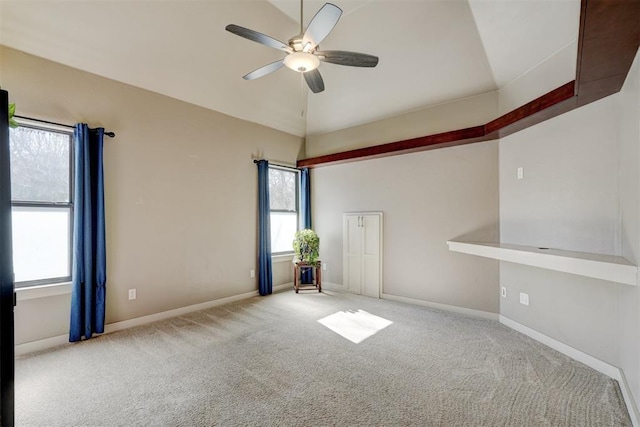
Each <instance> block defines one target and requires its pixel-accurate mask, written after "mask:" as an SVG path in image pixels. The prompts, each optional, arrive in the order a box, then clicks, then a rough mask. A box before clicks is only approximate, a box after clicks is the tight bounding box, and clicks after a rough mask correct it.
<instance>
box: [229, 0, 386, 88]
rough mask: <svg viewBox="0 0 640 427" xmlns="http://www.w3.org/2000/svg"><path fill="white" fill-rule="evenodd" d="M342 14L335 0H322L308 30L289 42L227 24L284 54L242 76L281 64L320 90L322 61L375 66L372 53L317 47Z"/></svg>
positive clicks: (256, 75)
mask: <svg viewBox="0 0 640 427" xmlns="http://www.w3.org/2000/svg"><path fill="white" fill-rule="evenodd" d="M341 15H342V9H340V8H339V7H338V6H336V5H334V4H331V3H325V5H324V6H322V7H321V8H320V10H319V11H318V13H316V15H315V16H314V17H313V19H312V20H311V22H309V26H308V27H307V30H306V31H305V32H304V33H301V34H300V35H297V36H295V37H293V38H291V39H290V40H289V44H285V43H283V42H281V41H279V40H276V39H274V38H273V37H269V36H267V35H265V34H262V33H259V32H257V31H254V30H250V29H248V28H244V27H241V26H239V25H235V24H230V25H227V26H226V30H227V31H229V32H230V33H233V34H235V35H237V36H240V37H243V38H245V39H248V40H251V41H254V42H256V43H260V44H263V45H265V46H269V47H272V48H274V49H278V50H280V51H284V52H285V53H286V54H287V56H285V57H284V58H283V59H282V60H279V61H276V62H273V63H271V64H267V65H265V66H263V67H260V68H258V69H257V70H254V71H252V72H250V73H249V74H246V75H245V76H243V78H244V79H245V80H253V79H257V78H259V77H263V76H266V75H267V74H270V73H272V72H274V71H276V70H279V69H280V68H282V66H283V65H284V66H286V67H287V68H289V69H291V70H293V71H296V72H298V73H302V74H303V75H304V78H305V81H306V82H307V85H308V86H309V89H311V91H312V92H313V93H319V92H322V91H323V90H324V82H323V80H322V76H321V75H320V72H318V70H317V68H318V67H319V66H320V62H321V61H322V62H328V63H331V64H337V65H346V66H350V67H375V66H376V65H378V57H377V56H373V55H367V54H364V53H357V52H349V51H343V50H327V51H317V50H316V49H317V47H318V45H319V44H320V42H322V40H324V39H325V37H327V36H328V35H329V33H330V32H331V30H333V27H335V26H336V24H337V23H338V20H339V19H340V16H341ZM300 27H302V1H300Z"/></svg>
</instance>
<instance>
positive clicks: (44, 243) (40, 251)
mask: <svg viewBox="0 0 640 427" xmlns="http://www.w3.org/2000/svg"><path fill="white" fill-rule="evenodd" d="M72 137H73V134H72V133H71V132H65V131H59V130H52V129H45V128H39V127H32V126H29V125H21V126H20V127H18V128H15V129H11V130H10V134H9V146H10V150H11V206H12V209H11V210H12V223H13V269H14V272H15V282H16V287H26V286H33V285H41V284H46V283H59V282H67V281H70V280H71V233H72V229H73V227H72V221H73V205H72V201H73V200H72V194H73V191H72V186H73V180H72V179H71V171H72V167H71V159H72V155H73V153H72V151H73V149H72Z"/></svg>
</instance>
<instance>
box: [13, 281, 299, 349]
mask: <svg viewBox="0 0 640 427" xmlns="http://www.w3.org/2000/svg"><path fill="white" fill-rule="evenodd" d="M287 289H293V282H291V283H285V284H284V285H278V286H274V287H273V292H279V291H283V290H287ZM258 295H259V293H258V291H252V292H246V293H244V294H239V295H233V296H230V297H225V298H220V299H216V300H213V301H207V302H203V303H200V304H194V305H189V306H187V307H180V308H176V309H173V310H167V311H163V312H160V313H154V314H150V315H148V316H142V317H136V318H134V319H129V320H123V321H121V322H115V323H110V324H107V325H105V327H104V333H105V334H109V333H111V332H116V331H121V330H123V329H128V328H133V327H135V326H141V325H146V324H147V323H152V322H157V321H159V320H165V319H170V318H172V317H177V316H182V315H184V314H187V313H192V312H194V311H200V310H206V309H208V308H211V307H217V306H220V305H224V304H228V303H230V302H234V301H240V300H243V299H247V298H252V297H255V296H258ZM63 344H69V335H68V334H64V335H58V336H55V337H50V338H44V339H41V340H37V341H31V342H28V343H24V344H18V345H16V346H15V355H16V356H22V355H24V354H28V353H33V352H34V351H41V350H46V349H48V348H51V347H55V346H58V345H63Z"/></svg>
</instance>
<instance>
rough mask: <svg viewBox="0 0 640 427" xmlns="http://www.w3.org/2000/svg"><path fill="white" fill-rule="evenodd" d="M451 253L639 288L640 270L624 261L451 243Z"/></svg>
mask: <svg viewBox="0 0 640 427" xmlns="http://www.w3.org/2000/svg"><path fill="white" fill-rule="evenodd" d="M447 245H449V250H450V251H454V252H461V253H465V254H470V255H477V256H481V257H485V258H493V259H498V260H501V261H508V262H513V263H516V264H524V265H530V266H532V267H539V268H546V269H547V270H555V271H562V272H565V273H571V274H577V275H579V276H586V277H594V278H596V279H602V280H609V281H611V282H617V283H623V284H625V285H631V286H636V284H637V280H636V276H637V274H638V267H637V266H636V265H633V264H632V263H630V262H629V261H627V260H626V259H625V258H623V257H619V256H613V255H601V254H592V253H586V252H571V251H563V250H559V249H547V248H537V247H533V246H520V245H511V244H508V243H485V242H456V241H448V242H447Z"/></svg>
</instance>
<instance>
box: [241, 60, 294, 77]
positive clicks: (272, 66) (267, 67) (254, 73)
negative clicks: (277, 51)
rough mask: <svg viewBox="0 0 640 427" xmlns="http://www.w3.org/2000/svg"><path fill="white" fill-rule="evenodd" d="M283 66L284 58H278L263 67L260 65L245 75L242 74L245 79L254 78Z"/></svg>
mask: <svg viewBox="0 0 640 427" xmlns="http://www.w3.org/2000/svg"><path fill="white" fill-rule="evenodd" d="M283 66H284V60H282V59H281V60H279V61H276V62H272V63H271V64H267V65H265V66H264V67H260V68H258V69H257V70H253V71H252V72H250V73H249V74H247V75H246V76H242V78H243V79H245V80H254V79H257V78H259V77H263V76H266V75H267V74H270V73H273V72H274V71H278V70H279V69H280V68H282V67H283Z"/></svg>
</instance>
